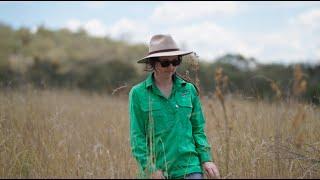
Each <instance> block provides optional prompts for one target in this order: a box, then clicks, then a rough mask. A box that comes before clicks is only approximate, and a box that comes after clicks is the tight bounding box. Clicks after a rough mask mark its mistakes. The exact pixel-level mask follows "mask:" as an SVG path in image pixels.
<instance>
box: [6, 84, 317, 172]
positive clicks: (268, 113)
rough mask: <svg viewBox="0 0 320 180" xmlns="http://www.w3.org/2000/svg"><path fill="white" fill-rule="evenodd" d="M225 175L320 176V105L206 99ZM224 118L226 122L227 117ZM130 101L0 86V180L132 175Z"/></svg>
mask: <svg viewBox="0 0 320 180" xmlns="http://www.w3.org/2000/svg"><path fill="white" fill-rule="evenodd" d="M202 103H203V105H204V107H203V108H204V112H205V115H206V120H207V126H206V131H207V137H208V139H209V141H210V144H211V145H212V153H213V156H214V158H215V161H216V164H217V165H218V167H219V169H220V173H221V176H222V178H320V131H319V129H320V109H319V107H315V106H312V105H306V104H300V103H297V102H294V101H291V102H273V103H266V102H263V101H249V100H244V99H242V98H239V97H238V98H236V97H232V96H228V97H225V105H226V117H225V116H224V112H223V109H222V106H221V105H220V102H219V101H218V100H217V99H215V98H212V99H203V100H202ZM226 118H227V120H228V121H227V123H226ZM136 173H137V164H136V162H135V160H134V159H133V157H132V156H131V152H130V145H129V120H128V107H127V99H126V98H123V97H122V98H119V97H110V96H106V95H97V94H87V93H83V92H80V91H61V90H42V91H39V90H33V89H25V90H24V91H14V92H0V178H135V177H136Z"/></svg>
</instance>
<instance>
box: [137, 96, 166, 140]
mask: <svg viewBox="0 0 320 180" xmlns="http://www.w3.org/2000/svg"><path fill="white" fill-rule="evenodd" d="M141 108H142V111H143V112H144V113H146V116H147V117H148V118H147V119H148V122H147V125H148V127H149V126H150V125H152V123H153V124H154V131H155V135H158V134H161V133H163V132H166V131H168V130H170V127H171V126H172V121H170V120H169V118H168V117H167V114H166V111H165V110H164V108H163V106H162V105H161V103H160V102H152V103H151V104H150V105H149V103H144V104H142V106H141ZM150 118H152V119H150Z"/></svg>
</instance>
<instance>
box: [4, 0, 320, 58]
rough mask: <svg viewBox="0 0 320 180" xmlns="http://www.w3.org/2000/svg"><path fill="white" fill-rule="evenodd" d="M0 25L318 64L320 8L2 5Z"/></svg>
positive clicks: (187, 4)
mask: <svg viewBox="0 0 320 180" xmlns="http://www.w3.org/2000/svg"><path fill="white" fill-rule="evenodd" d="M0 22H2V23H5V24H7V25H10V26H11V27H13V28H20V27H28V28H30V29H32V30H33V31H36V29H37V27H38V26H39V25H44V26H45V27H47V28H50V29H60V28H68V29H70V30H72V31H77V30H79V28H83V29H85V30H86V31H87V32H88V33H89V34H90V35H92V36H98V37H104V36H109V37H111V38H114V39H126V40H128V41H130V42H131V43H145V44H148V43H149V40H150V38H151V36H152V35H154V34H171V35H172V36H173V38H174V39H175V40H176V41H177V43H178V45H179V46H180V47H184V48H185V49H187V50H193V51H195V52H197V54H198V55H199V56H200V57H201V58H202V59H206V60H207V61H210V60H213V59H215V58H217V57H218V56H221V55H224V54H226V53H240V54H242V55H244V56H245V57H254V58H256V59H258V61H259V62H261V63H269V62H276V63H295V62H311V63H314V62H320V2H305V1H303V2H302V1H301V2H295V1H293V2H278V1H274V2H260V1H259V2H250V1H248V2H232V1H229V2H226V1H223V2H216V1H213V2H199V1H197V2H190V1H186V2H178V1H177V2H174V1H173V2H165V1H162V2H161V1H158V2H155V1H154V2H146V1H143V2H142V1H141V2H139V1H136V2H129V1H128V2H125V1H122V2H116V1H114V2H112V1H107V2H104V1H99V2H94V1H90V2H62V1H59V2H43V1H39V2H9V1H2V2H0Z"/></svg>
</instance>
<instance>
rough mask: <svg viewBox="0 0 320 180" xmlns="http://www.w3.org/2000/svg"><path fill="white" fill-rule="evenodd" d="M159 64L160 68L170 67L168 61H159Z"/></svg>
mask: <svg viewBox="0 0 320 180" xmlns="http://www.w3.org/2000/svg"><path fill="white" fill-rule="evenodd" d="M160 64H161V66H162V67H168V66H170V62H169V61H161V62H160Z"/></svg>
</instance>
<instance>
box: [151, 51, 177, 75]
mask: <svg viewBox="0 0 320 180" xmlns="http://www.w3.org/2000/svg"><path fill="white" fill-rule="evenodd" d="M173 64H174V65H176V66H174V65H173ZM179 64H180V62H179V58H178V56H164V57H159V61H158V62H156V64H155V71H156V73H157V74H158V75H162V76H169V77H171V76H172V75H173V74H174V73H175V72H176V69H177V67H178V65H179Z"/></svg>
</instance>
